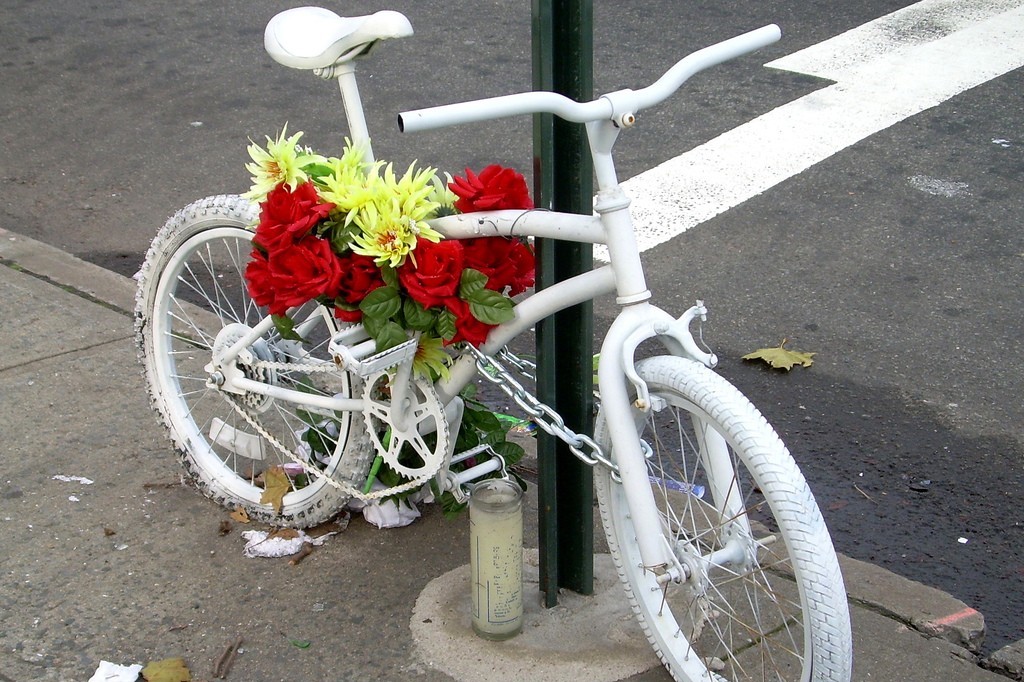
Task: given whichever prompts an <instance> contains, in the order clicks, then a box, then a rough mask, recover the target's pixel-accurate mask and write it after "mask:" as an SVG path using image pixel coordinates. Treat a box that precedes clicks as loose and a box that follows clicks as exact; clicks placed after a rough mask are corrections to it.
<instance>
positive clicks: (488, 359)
mask: <svg viewBox="0 0 1024 682" xmlns="http://www.w3.org/2000/svg"><path fill="white" fill-rule="evenodd" d="M467 348H468V349H469V351H470V352H471V353H472V354H473V356H474V357H475V358H476V368H477V371H478V372H479V373H480V376H482V377H483V378H484V379H486V380H487V381H489V382H490V383H492V384H494V385H495V386H497V387H498V388H500V389H501V390H502V391H503V392H504V393H505V395H507V396H508V397H509V398H511V399H512V401H513V402H515V404H516V405H518V406H519V407H520V408H522V410H523V411H524V412H526V414H528V415H529V416H530V421H532V422H533V423H534V424H536V425H537V426H538V427H540V428H541V429H543V430H544V432H545V433H547V434H548V435H550V436H555V437H556V438H558V439H559V440H561V441H562V442H564V443H565V444H566V445H568V446H569V451H570V452H571V453H572V454H573V455H575V456H576V458H577V459H579V460H580V461H581V462H583V463H584V464H586V465H588V466H597V465H598V464H601V465H603V466H606V467H608V469H609V470H611V471H612V472H613V473H616V474H617V473H618V471H619V467H618V466H617V465H616V464H615V463H614V462H612V461H611V460H610V459H608V457H607V456H605V454H604V450H603V449H602V448H601V446H600V445H598V444H597V443H596V442H594V439H593V438H591V437H590V436H586V435H584V434H581V433H576V432H575V431H573V430H572V429H571V428H569V427H568V426H566V425H565V420H564V419H563V418H562V415H560V414H558V412H556V411H555V410H554V408H552V407H550V406H548V405H546V404H544V403H542V402H541V401H540V400H538V399H537V397H536V396H534V395H533V394H532V393H530V392H529V391H527V390H526V389H525V388H523V385H522V384H520V383H519V382H518V381H516V378H515V377H514V376H512V375H511V374H510V373H509V371H508V370H506V369H505V368H504V367H503V366H502V365H501V363H499V362H498V361H497V360H496V359H495V358H494V357H492V356H490V355H485V354H484V353H482V352H480V351H479V350H477V349H476V348H475V347H473V346H472V345H468V344H467ZM502 357H505V358H506V359H508V360H509V362H510V363H511V364H513V365H516V366H517V367H527V366H529V365H532V363H527V362H526V361H524V360H522V359H521V358H518V357H516V356H515V355H513V354H512V353H511V352H510V351H508V350H504V351H502ZM584 448H586V449H587V450H589V454H588V453H587V452H584Z"/></svg>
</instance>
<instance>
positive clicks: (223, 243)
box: [135, 195, 373, 528]
mask: <svg viewBox="0 0 1024 682" xmlns="http://www.w3.org/2000/svg"><path fill="white" fill-rule="evenodd" d="M257 217H258V207H256V206H255V205H254V204H252V203H251V202H249V201H248V200H246V199H243V198H241V197H238V196H233V195H223V196H215V197H208V198H206V199H203V200H201V201H197V202H195V203H193V204H190V205H189V206H187V207H186V208H184V209H182V210H181V211H179V212H177V213H176V214H175V215H174V216H172V217H171V218H170V219H169V220H168V221H167V223H166V224H165V225H164V227H163V229H161V230H160V232H159V233H158V234H157V236H156V238H155V239H154V240H153V243H152V246H151V247H150V249H149V252H148V253H147V255H146V259H145V262H144V264H143V267H142V269H141V270H140V274H139V277H138V280H139V285H138V294H137V301H136V325H135V328H136V342H137V344H138V348H139V355H140V360H141V362H142V364H143V367H144V374H145V378H146V383H147V387H148V389H149V393H150V398H151V403H152V406H153V408H154V409H155V411H156V412H157V413H158V414H159V415H160V417H161V419H162V422H163V423H164V425H165V426H166V427H167V430H168V433H169V436H170V438H171V440H172V442H173V444H174V447H175V448H176V450H177V451H178V455H179V459H180V461H181V465H182V467H183V470H184V474H185V477H186V479H188V481H189V482H190V483H192V484H193V485H194V486H195V487H196V488H197V489H198V490H199V491H200V492H202V493H203V494H204V495H205V496H207V497H208V498H210V499H211V500H213V501H215V502H217V503H218V504H220V505H221V506H223V507H225V508H227V509H232V510H233V509H237V508H243V509H245V511H246V512H247V513H248V515H249V517H250V518H252V519H254V520H258V521H263V522H266V523H269V524H272V525H276V526H290V527H299V528H307V527H311V526H314V525H317V524H319V523H322V522H324V521H326V520H328V519H330V518H331V517H333V516H335V515H336V514H337V513H338V511H340V509H341V508H342V507H344V505H345V504H346V502H347V501H348V499H349V496H348V495H347V494H345V493H344V491H343V490H341V489H339V488H338V487H336V486H333V485H331V484H330V483H329V482H328V481H326V480H324V478H323V477H317V476H315V475H309V476H308V477H307V482H306V485H304V486H302V487H298V485H296V480H297V479H296V478H294V477H292V478H290V481H291V486H292V489H291V490H289V491H288V492H287V493H286V494H285V495H284V496H283V498H282V500H281V508H280V510H279V511H276V510H275V509H274V507H273V506H272V505H271V504H270V503H263V502H261V498H262V496H263V490H264V488H263V487H262V486H261V484H260V481H259V478H258V477H259V474H260V473H262V471H265V470H266V469H267V468H269V467H270V466H271V465H276V464H285V463H287V462H289V461H291V460H290V459H289V458H288V457H287V456H286V455H285V454H283V453H282V452H280V450H279V448H277V447H276V446H275V445H274V444H272V443H271V442H269V441H268V439H267V438H266V437H265V436H264V435H261V434H260V433H259V430H258V429H255V428H253V427H252V425H251V424H249V423H247V422H246V421H245V419H244V418H243V417H241V416H240V415H239V413H238V411H237V410H235V409H234V408H233V407H232V406H231V405H230V404H229V403H228V401H227V400H226V399H225V397H224V395H223V394H219V392H218V391H217V389H213V388H209V387H205V386H203V383H204V377H205V372H204V371H203V365H204V363H205V362H209V359H210V346H212V344H213V341H212V339H213V338H214V337H216V334H217V333H218V332H219V331H221V330H220V329H218V328H217V326H218V324H220V325H223V324H224V323H242V324H246V325H250V326H251V325H253V324H255V321H257V320H258V319H260V318H262V317H263V315H265V314H266V311H264V310H259V309H258V307H257V306H255V304H254V303H253V302H252V301H251V299H250V298H249V295H248V292H247V291H246V288H245V285H244V279H243V277H244V275H243V273H244V268H245V263H246V262H247V261H248V258H249V252H250V250H251V245H250V242H251V238H252V232H251V230H250V229H249V228H250V226H252V225H253V224H254V223H255V221H256V219H257ZM206 261H209V262H208V263H207V262H206ZM222 262H223V263H226V264H227V266H228V269H227V270H226V271H224V272H216V273H213V275H214V276H213V277H211V278H207V277H206V275H207V274H208V273H202V272H199V270H201V269H202V268H206V269H207V270H208V271H210V272H212V271H213V270H214V269H215V268H216V267H219V264H221V263H222ZM193 268H194V269H195V272H194V271H193ZM192 278H195V280H196V281H199V279H200V278H203V279H204V281H205V280H208V281H209V282H213V284H210V285H207V284H201V285H194V284H190V280H191V279H192ZM218 280H220V281H221V282H223V283H224V284H223V288H222V287H221V284H219V283H215V282H217V281H218ZM204 286H209V287H210V292H205V291H204V292H202V293H197V292H196V289H197V288H198V289H202V288H203V287H204ZM179 287H181V288H182V290H183V291H184V292H185V293H190V294H191V298H192V299H195V300H192V301H190V302H189V303H187V304H186V305H204V306H206V307H209V308H210V309H211V310H209V311H207V312H214V313H216V314H217V318H218V319H217V320H214V319H213V318H212V317H210V316H208V315H207V316H200V315H199V314H198V313H197V314H195V315H191V316H190V315H187V314H181V313H180V312H179V311H178V310H176V309H175V307H177V308H180V307H181V304H180V303H179V302H177V300H176V299H175V297H176V296H177V293H176V292H177V290H178V288H179ZM189 287H191V288H192V291H191V292H189V291H188V288H189ZM214 291H215V292H216V293H212V292H214ZM204 298H205V299H207V300H206V301H203V300H202V299H204ZM210 299H216V300H210ZM229 299H230V300H229ZM311 305H312V304H311ZM214 308H217V310H213V309H214ZM185 318H188V321H187V322H184V321H183V320H184V319H185ZM207 322H208V324H207ZM176 324H178V325H191V326H194V327H195V329H194V330H193V329H191V328H190V329H188V333H189V334H192V337H191V340H190V342H189V343H190V345H191V348H192V350H194V351H195V353H193V354H192V355H194V357H191V358H187V360H186V356H185V355H183V354H182V350H181V348H179V347H176V346H175V344H176V343H179V342H180V338H179V337H183V334H184V332H181V333H179V332H178V330H177V329H176V328H174V325H176ZM200 327H206V328H205V329H200ZM176 334H177V335H178V336H175V335H176ZM266 347H270V346H269V345H268V346H266ZM318 352H320V353H323V352H324V351H323V349H322V348H321V349H320V350H319V351H318ZM204 354H205V357H204ZM268 359H271V360H273V359H277V358H275V357H270V358H268ZM322 359H327V358H326V357H323V358H322ZM186 361H187V362H188V364H189V366H188V368H187V369H188V370H192V371H191V372H189V371H186V369H185V364H186ZM179 367H180V368H181V369H180V370H179ZM286 374H287V372H282V373H281V375H280V378H281V380H282V381H284V378H285V376H286ZM330 380H331V381H332V382H335V386H334V387H333V388H332V389H331V390H338V391H339V392H343V393H347V394H349V395H358V392H359V391H360V390H361V382H360V381H359V380H358V378H356V377H354V376H351V375H343V374H341V373H338V372H335V373H333V374H332V376H331V379H330ZM303 381H306V380H303ZM307 383H310V382H308V381H307ZM305 390H312V389H308V388H306V389H305ZM320 392H324V393H325V394H327V393H329V391H325V390H323V389H320ZM218 394H219V395H218ZM243 402H244V399H243ZM262 409H266V411H267V412H268V413H269V412H271V411H273V412H274V413H275V416H274V420H275V422H276V423H274V422H271V420H269V419H267V420H266V421H267V424H265V425H264V428H266V429H267V430H268V431H269V432H270V434H271V435H272V436H273V437H274V438H275V439H276V440H278V442H279V443H281V444H282V445H286V446H287V447H288V449H289V450H290V451H292V452H295V451H296V449H301V447H302V444H301V442H300V441H298V440H297V436H298V435H299V433H304V432H302V429H303V428H306V429H307V430H308V428H309V427H308V425H306V426H304V422H303V417H306V421H309V418H308V414H307V413H299V408H296V407H295V406H293V405H285V406H280V405H276V404H275V405H272V406H271V407H270V408H267V407H266V405H263V406H262ZM204 410H205V411H204ZM213 419H219V420H221V422H220V423H218V422H213V421H212V420H213ZM334 421H337V422H338V424H339V427H338V429H337V430H338V433H337V435H336V436H335V435H330V436H327V437H326V438H325V439H324V440H322V441H321V442H322V443H326V444H327V445H326V446H325V448H324V449H325V450H326V449H328V448H330V449H332V450H333V452H331V453H330V455H329V459H328V461H327V462H326V463H323V464H321V465H320V467H322V473H323V474H324V475H326V476H331V477H332V478H334V479H336V480H340V481H343V482H345V483H347V484H349V485H352V486H354V487H357V488H361V487H362V486H363V484H364V483H365V481H366V476H367V472H368V471H369V469H370V465H371V463H372V459H373V447H372V445H371V444H370V442H369V438H368V436H367V434H366V431H365V426H364V421H363V419H362V415H360V414H353V413H351V412H346V413H342V414H341V415H340V416H338V418H337V419H336V420H334ZM200 422H201V423H200ZM221 423H223V424H226V425H228V426H227V428H228V429H231V430H230V431H229V433H230V434H231V438H230V441H231V442H232V443H234V442H237V443H240V444H243V445H246V446H248V447H247V448H245V449H244V450H243V448H241V447H240V446H233V450H234V451H240V450H241V451H244V452H247V453H250V454H251V453H255V452H258V453H260V456H261V457H262V459H252V458H246V457H242V456H239V455H238V454H237V452H227V453H226V451H225V448H224V447H223V445H222V443H221V442H218V435H219V434H222V433H225V432H228V431H225V427H224V426H221V425H220V424H221ZM213 424H216V427H214V426H212V425H213ZM316 428H318V429H319V428H320V427H316ZM324 430H325V431H326V430H327V429H326V427H325V428H324ZM334 430H335V429H334V427H331V429H330V432H331V433H332V434H333V432H334ZM316 433H317V434H318V435H319V431H317V432H316ZM220 440H221V441H223V440H225V439H224V438H223V437H220ZM229 460H230V461H229ZM246 466H248V467H250V469H249V470H248V471H246V470H244V467H246Z"/></svg>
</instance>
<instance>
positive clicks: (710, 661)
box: [595, 357, 852, 682]
mask: <svg viewBox="0 0 1024 682" xmlns="http://www.w3.org/2000/svg"><path fill="white" fill-rule="evenodd" d="M636 368H637V371H638V373H639V375H640V377H641V378H642V379H643V380H644V381H645V382H646V383H647V385H648V388H649V389H650V393H651V403H652V405H653V409H652V410H651V411H650V413H647V414H645V413H643V412H641V411H639V410H637V413H636V418H635V421H636V423H637V428H638V432H639V434H640V438H641V439H642V443H643V444H644V450H645V453H646V455H647V467H648V476H649V479H650V482H651V487H652V489H653V492H654V496H655V500H656V503H657V508H658V511H659V516H660V521H661V532H662V534H663V536H664V539H665V542H666V544H667V546H668V547H669V548H670V549H671V552H672V553H673V555H674V557H675V560H676V562H677V563H676V566H675V568H676V570H677V571H678V575H679V576H680V577H681V579H679V580H669V581H668V582H665V580H664V579H662V580H661V581H659V580H658V576H657V575H656V574H655V573H654V572H653V571H651V570H647V569H645V568H644V564H643V560H642V559H641V557H640V554H639V548H638V545H637V541H636V537H637V531H636V529H635V528H634V526H633V520H632V518H631V516H630V510H629V503H628V500H627V499H626V496H625V493H624V490H623V487H622V485H621V484H620V483H618V482H616V481H615V480H614V478H613V477H612V475H611V474H610V472H609V471H608V470H607V469H606V468H603V467H598V468H597V469H596V471H595V485H596V489H597V495H598V499H599V503H600V510H601V519H602V521H603V523H604V527H605V533H606V534H607V537H608V544H609V548H610V551H611V554H612V558H613V560H614V562H615V565H616V567H617V568H618V572H619V576H620V577H621V578H622V581H623V583H624V584H625V587H626V592H627V596H628V598H629V601H630V603H631V605H632V607H633V610H634V611H635V612H636V614H637V616H638V618H639V620H640V623H641V625H642V626H643V629H644V632H645V633H646V635H647V637H648V639H649V640H650V642H651V643H652V645H653V646H654V648H655V651H656V652H657V653H658V655H659V656H660V658H661V659H662V661H663V662H664V663H665V666H666V667H667V668H668V670H669V672H670V673H671V674H672V676H673V678H674V679H676V680H679V681H680V682H683V681H688V682H697V681H698V680H702V681H703V680H728V681H729V682H740V681H748V680H758V681H764V680H794V681H795V680H801V681H808V680H811V681H822V682H824V681H825V680H829V681H832V682H840V681H841V682H845V681H847V680H849V679H850V675H851V667H852V637H851V631H850V619H849V609H848V606H847V602H846V592H845V589H844V586H843V580H842V575H841V574H840V571H839V563H838V560H837V558H836V554H835V550H834V549H833V547H832V541H831V538H830V537H829V534H828V531H827V529H826V528H825V523H824V520H823V519H822V516H821V512H820V511H819V509H818V507H817V504H816V503H815V501H814V498H813V497H812V495H811V492H810V490H809V489H808V487H807V483H806V482H805V480H804V478H803V475H802V474H801V473H800V471H799V469H798V468H797V466H796V463H795V462H794V461H793V458H792V457H791V456H790V454H789V452H788V451H787V449H786V447H785V446H784V445H783V444H782V441H781V440H780V439H779V437H778V436H777V435H776V434H775V432H774V430H773V429H772V428H771V427H770V426H769V425H768V423H767V422H766V421H765V419H764V417H762V416H761V415H760V413H759V412H758V411H757V410H756V409H755V408H754V406H753V405H751V404H750V402H749V401H748V400H747V399H746V398H745V397H743V395H742V394H741V393H740V392H739V391H738V390H737V389H736V388H734V387H733V386H732V385H731V384H729V383H728V382H727V381H726V380H725V379H723V378H721V377H720V376H718V375H717V374H715V373H714V372H711V371H710V370H708V369H707V368H705V367H703V366H702V365H699V364H697V363H695V362H692V361H690V360H685V359H682V358H675V357H657V358H651V359H648V360H645V361H642V362H640V363H638V364H637V367H636ZM605 431H606V429H604V427H603V419H602V418H601V417H600V415H599V416H598V427H597V436H598V440H599V442H600V443H602V445H603V446H604V447H606V448H608V449H609V450H610V448H611V445H610V438H609V437H608V434H607V433H605ZM612 457H613V458H614V452H612Z"/></svg>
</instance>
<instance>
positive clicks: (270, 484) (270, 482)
mask: <svg viewBox="0 0 1024 682" xmlns="http://www.w3.org/2000/svg"><path fill="white" fill-rule="evenodd" d="M264 480H265V481H266V485H264V487H263V495H262V496H261V497H260V504H269V505H270V506H272V507H273V508H274V511H276V512H277V513H278V514H280V513H281V507H282V506H283V505H284V496H285V494H287V493H288V491H289V490H291V480H290V479H289V478H288V474H286V473H285V471H284V467H282V466H276V467H271V468H270V469H267V471H266V472H265V474H264Z"/></svg>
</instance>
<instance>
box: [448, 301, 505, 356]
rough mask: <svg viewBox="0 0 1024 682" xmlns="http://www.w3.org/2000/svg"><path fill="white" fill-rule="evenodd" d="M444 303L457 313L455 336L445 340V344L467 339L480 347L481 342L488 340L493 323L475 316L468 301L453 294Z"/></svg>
mask: <svg viewBox="0 0 1024 682" xmlns="http://www.w3.org/2000/svg"><path fill="white" fill-rule="evenodd" d="M444 305H445V307H446V308H448V310H450V311H452V313H454V314H455V329H456V332H455V336H453V337H452V338H451V339H449V340H447V341H445V342H444V345H446V346H449V345H451V344H453V343H458V342H459V341H466V342H468V343H471V344H472V345H474V346H478V347H479V346H480V344H482V343H483V342H484V341H486V340H487V334H488V333H490V331H491V328H492V326H493V325H489V324H486V323H484V322H481V321H480V320H478V319H476V318H475V317H473V313H471V312H470V311H469V304H468V303H466V302H465V301H463V300H462V299H461V298H456V297H454V296H453V297H451V298H449V299H448V300H447V301H445V302H444Z"/></svg>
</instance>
